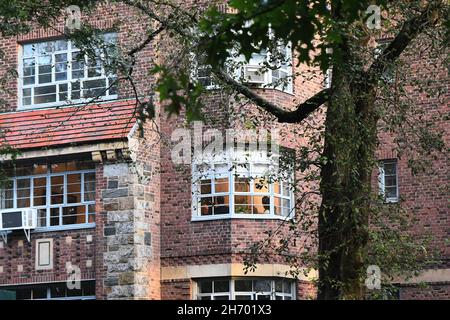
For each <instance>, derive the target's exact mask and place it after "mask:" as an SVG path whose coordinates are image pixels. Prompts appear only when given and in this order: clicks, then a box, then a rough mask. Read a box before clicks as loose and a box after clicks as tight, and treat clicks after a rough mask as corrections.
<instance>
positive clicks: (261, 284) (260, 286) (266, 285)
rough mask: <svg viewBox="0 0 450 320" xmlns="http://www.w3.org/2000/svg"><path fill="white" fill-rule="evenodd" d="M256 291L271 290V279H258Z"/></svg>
mask: <svg viewBox="0 0 450 320" xmlns="http://www.w3.org/2000/svg"><path fill="white" fill-rule="evenodd" d="M254 284H255V291H256V292H270V291H271V290H270V280H256V281H255V282H254Z"/></svg>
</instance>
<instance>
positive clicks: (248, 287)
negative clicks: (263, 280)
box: [234, 280, 252, 292]
mask: <svg viewBox="0 0 450 320" xmlns="http://www.w3.org/2000/svg"><path fill="white" fill-rule="evenodd" d="M234 289H235V290H236V291H248V292H250V291H252V281H251V280H236V281H235V282H234Z"/></svg>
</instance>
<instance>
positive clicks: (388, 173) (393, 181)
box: [378, 159, 399, 202]
mask: <svg viewBox="0 0 450 320" xmlns="http://www.w3.org/2000/svg"><path fill="white" fill-rule="evenodd" d="M378 183H379V188H380V194H381V195H383V197H384V198H385V199H386V201H387V202H397V201H398V199H399V192H398V174H397V160H395V159H394V160H383V161H381V162H380V167H379V177H378Z"/></svg>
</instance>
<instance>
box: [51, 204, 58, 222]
mask: <svg viewBox="0 0 450 320" xmlns="http://www.w3.org/2000/svg"><path fill="white" fill-rule="evenodd" d="M50 226H59V208H50Z"/></svg>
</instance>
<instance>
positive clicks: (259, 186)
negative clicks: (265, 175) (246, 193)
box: [253, 179, 269, 193]
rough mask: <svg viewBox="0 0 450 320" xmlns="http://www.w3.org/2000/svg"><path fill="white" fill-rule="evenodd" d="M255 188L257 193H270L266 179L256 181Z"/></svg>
mask: <svg viewBox="0 0 450 320" xmlns="http://www.w3.org/2000/svg"><path fill="white" fill-rule="evenodd" d="M253 187H254V190H255V192H258V193H259V192H261V193H269V183H268V182H267V180H265V179H255V180H254V186H253Z"/></svg>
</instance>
